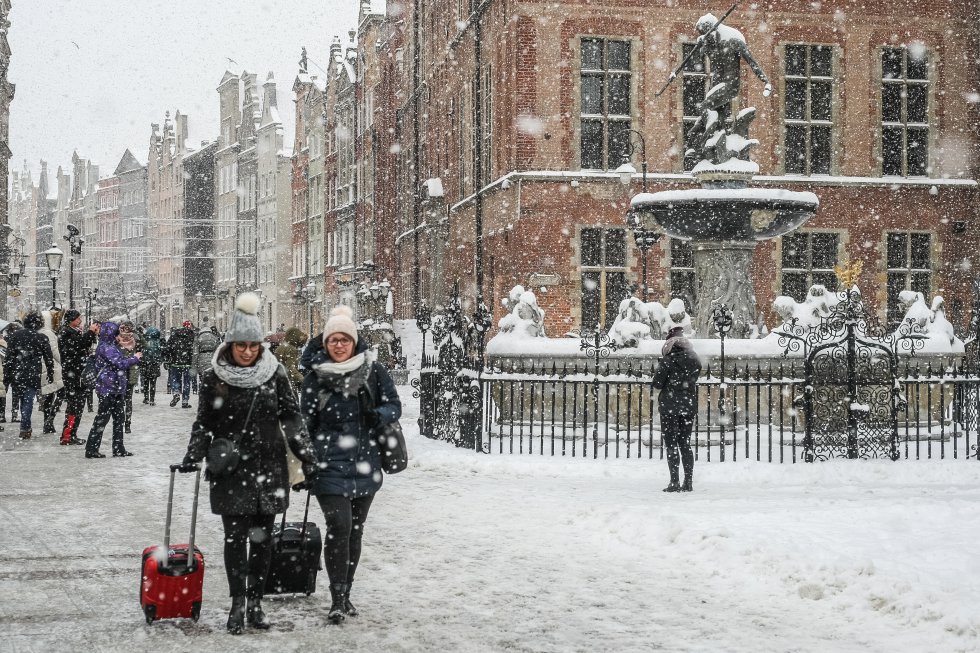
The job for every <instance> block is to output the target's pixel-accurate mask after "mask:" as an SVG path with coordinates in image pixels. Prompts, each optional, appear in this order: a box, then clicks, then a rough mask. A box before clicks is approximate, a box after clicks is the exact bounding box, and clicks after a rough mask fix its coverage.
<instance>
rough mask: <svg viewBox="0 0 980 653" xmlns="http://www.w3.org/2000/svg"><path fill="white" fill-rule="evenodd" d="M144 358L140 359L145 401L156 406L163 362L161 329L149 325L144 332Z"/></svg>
mask: <svg viewBox="0 0 980 653" xmlns="http://www.w3.org/2000/svg"><path fill="white" fill-rule="evenodd" d="M143 338H144V344H143V358H142V359H140V364H139V368H140V380H141V382H142V384H143V403H144V404H149V405H151V406H156V394H157V379H158V378H160V364H161V363H162V362H163V343H161V342H160V329H157V328H156V327H147V329H146V330H145V331H144V332H143Z"/></svg>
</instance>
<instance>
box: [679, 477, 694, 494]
mask: <svg viewBox="0 0 980 653" xmlns="http://www.w3.org/2000/svg"><path fill="white" fill-rule="evenodd" d="M693 491H694V486H693V485H692V483H691V477H690V476H688V477H687V478H685V479H684V484H683V485H682V486H681V492H693Z"/></svg>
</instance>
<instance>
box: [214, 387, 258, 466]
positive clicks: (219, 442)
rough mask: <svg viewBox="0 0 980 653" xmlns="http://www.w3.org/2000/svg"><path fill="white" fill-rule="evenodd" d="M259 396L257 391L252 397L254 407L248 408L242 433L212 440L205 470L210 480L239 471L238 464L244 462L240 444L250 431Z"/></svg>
mask: <svg viewBox="0 0 980 653" xmlns="http://www.w3.org/2000/svg"><path fill="white" fill-rule="evenodd" d="M258 396H259V393H258V390H256V391H255V393H254V394H253V395H252V405H251V406H249V408H248V415H247V416H246V417H245V425H244V426H243V427H242V430H241V432H240V433H238V434H237V435H236V436H235V437H233V438H224V437H216V438H212V440H211V445H210V446H209V447H208V454H207V457H206V458H205V469H207V472H208V474H209V478H222V477H224V476H230V475H231V474H233V473H234V472H235V470H236V469H238V463H240V462H241V461H242V452H241V450H240V449H239V448H238V443H239V441H240V440H241V438H242V436H243V435H244V434H245V432H246V431H247V430H248V423H249V422H250V421H251V419H252V410H253V409H254V408H255V399H256V398H257V397H258Z"/></svg>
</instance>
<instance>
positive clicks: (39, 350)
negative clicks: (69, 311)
mask: <svg viewBox="0 0 980 653" xmlns="http://www.w3.org/2000/svg"><path fill="white" fill-rule="evenodd" d="M42 326H44V320H43V319H42V318H41V316H40V314H38V313H30V314H28V315H27V317H26V318H24V328H23V329H20V330H19V331H17V332H16V333H14V334H13V335H12V336H10V339H9V340H8V341H7V357H6V358H5V359H4V362H3V377H4V379H5V382H6V384H7V385H8V386H9V385H12V386H14V387H16V388H33V389H35V390H40V389H41V385H42V384H41V363H42V361H43V363H44V365H45V369H46V370H47V376H46V377H45V378H46V379H47V380H48V382H49V383H50V382H52V381H53V380H54V355H53V354H52V353H51V343H50V342H48V339H47V337H45V335H44V334H43V333H39V331H40V329H41V327H42Z"/></svg>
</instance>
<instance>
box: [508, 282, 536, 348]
mask: <svg viewBox="0 0 980 653" xmlns="http://www.w3.org/2000/svg"><path fill="white" fill-rule="evenodd" d="M503 305H504V307H505V308H506V309H507V310H508V311H509V312H508V314H507V315H505V316H504V317H502V318H500V322H499V323H498V324H497V326H499V327H500V333H503V334H510V335H512V336H518V337H526V338H543V337H544V311H543V310H542V309H541V307H540V306H538V299H537V297H535V296H534V293H533V292H531V291H530V290H524V286H521V285H516V286H514V287H513V288H512V289H511V291H510V294H509V295H508V296H507V299H505V300H504V301H503Z"/></svg>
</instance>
